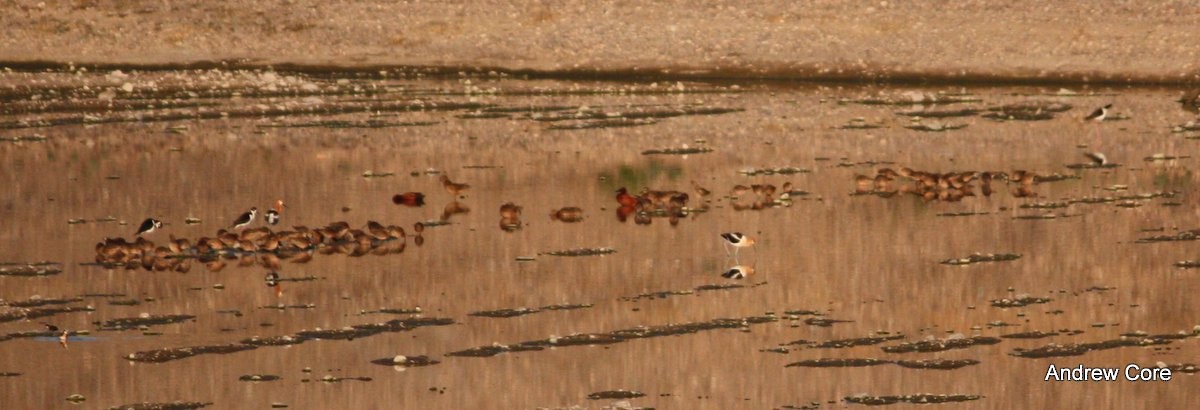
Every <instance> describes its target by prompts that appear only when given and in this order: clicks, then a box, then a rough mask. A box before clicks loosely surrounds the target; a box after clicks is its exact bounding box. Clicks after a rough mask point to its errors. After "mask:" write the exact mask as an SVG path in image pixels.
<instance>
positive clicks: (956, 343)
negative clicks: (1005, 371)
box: [882, 336, 1000, 353]
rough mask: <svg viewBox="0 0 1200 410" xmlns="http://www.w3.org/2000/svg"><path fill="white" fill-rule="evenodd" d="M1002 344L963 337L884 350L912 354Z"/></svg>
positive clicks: (985, 337) (986, 338)
mask: <svg viewBox="0 0 1200 410" xmlns="http://www.w3.org/2000/svg"><path fill="white" fill-rule="evenodd" d="M996 343H1000V338H996V337H989V336H975V337H961V338H948V339H940V340H922V341H917V342H908V343H901V344H898V345H893V346H884V347H883V348H882V349H883V351H885V352H888V353H912V352H922V353H928V352H942V351H946V350H952V349H966V348H968V347H972V346H980V345H994V344H996Z"/></svg>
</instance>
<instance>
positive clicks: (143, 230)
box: [135, 218, 162, 236]
mask: <svg viewBox="0 0 1200 410" xmlns="http://www.w3.org/2000/svg"><path fill="white" fill-rule="evenodd" d="M158 228H162V221H159V220H157V219H154V218H146V220H145V221H142V225H141V226H139V227H138V230H137V234H135V235H136V236H142V235H143V234H148V233H150V232H154V230H155V229H158Z"/></svg>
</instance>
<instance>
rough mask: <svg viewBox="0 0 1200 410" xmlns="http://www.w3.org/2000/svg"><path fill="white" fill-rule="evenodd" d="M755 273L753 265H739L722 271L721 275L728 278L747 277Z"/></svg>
mask: <svg viewBox="0 0 1200 410" xmlns="http://www.w3.org/2000/svg"><path fill="white" fill-rule="evenodd" d="M753 274H754V268H753V267H750V266H742V265H738V266H734V267H732V268H729V270H726V271H725V272H724V273H721V277H723V278H726V279H745V278H746V277H748V276H750V275H753Z"/></svg>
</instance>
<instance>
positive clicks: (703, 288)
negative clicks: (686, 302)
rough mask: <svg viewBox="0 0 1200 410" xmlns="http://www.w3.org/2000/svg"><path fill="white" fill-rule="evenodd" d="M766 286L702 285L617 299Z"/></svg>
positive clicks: (650, 297) (631, 299)
mask: <svg viewBox="0 0 1200 410" xmlns="http://www.w3.org/2000/svg"><path fill="white" fill-rule="evenodd" d="M766 284H767V282H758V283H753V284H750V285H748V286H747V285H742V284H737V283H725V284H709V285H700V286H697V287H695V288H692V289H684V290H664V291H660V292H647V293H642V294H638V295H634V296H622V297H620V298H617V300H621V301H624V302H636V301H639V300H642V299H666V298H668V297H671V296H682V295H694V294H696V293H700V292H706V291H714V290H734V289H743V288H756V287H759V286H762V285H766Z"/></svg>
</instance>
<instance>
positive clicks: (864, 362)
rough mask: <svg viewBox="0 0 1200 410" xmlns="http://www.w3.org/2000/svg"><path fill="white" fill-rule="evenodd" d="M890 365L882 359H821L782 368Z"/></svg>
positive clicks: (803, 361)
mask: <svg viewBox="0 0 1200 410" xmlns="http://www.w3.org/2000/svg"><path fill="white" fill-rule="evenodd" d="M892 363H894V362H893V361H891V360H882V359H841V358H821V359H812V360H801V361H798V362H794V363H788V364H787V365H786V366H784V367H866V366H878V365H881V364H892Z"/></svg>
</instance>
